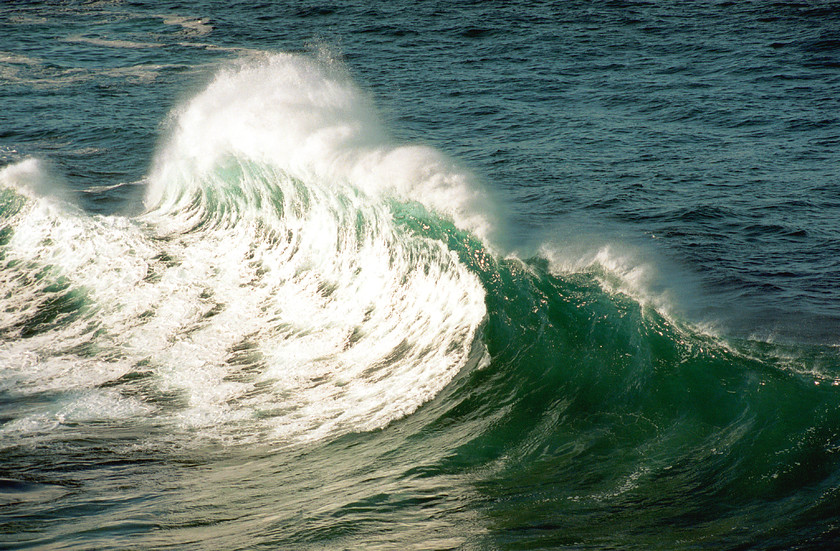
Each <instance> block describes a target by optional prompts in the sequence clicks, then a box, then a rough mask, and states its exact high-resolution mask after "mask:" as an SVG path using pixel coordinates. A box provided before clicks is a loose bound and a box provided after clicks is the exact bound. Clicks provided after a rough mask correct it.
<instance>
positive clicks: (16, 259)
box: [0, 55, 840, 549]
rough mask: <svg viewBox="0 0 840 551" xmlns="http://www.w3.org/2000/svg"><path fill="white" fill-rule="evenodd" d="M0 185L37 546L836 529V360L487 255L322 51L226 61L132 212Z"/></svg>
mask: <svg viewBox="0 0 840 551" xmlns="http://www.w3.org/2000/svg"><path fill="white" fill-rule="evenodd" d="M0 184H2V187H0V262H1V263H2V271H0V373H1V374H2V377H0V398H1V399H2V403H3V405H4V409H3V411H2V416H3V417H2V424H0V453H2V454H3V456H2V457H3V459H4V461H6V464H8V465H13V466H15V465H17V466H18V467H16V468H17V469H18V470H17V471H16V472H20V471H21V470H22V469H23V467H20V465H28V464H29V462H30V461H32V460H33V458H38V461H40V462H41V463H40V464H39V465H41V467H40V468H41V472H43V473H48V474H49V476H46V475H45V476H44V477H42V478H41V479H39V480H34V481H19V480H11V479H9V480H5V479H4V480H0V493H3V492H5V495H6V496H7V498H8V499H9V500H12V499H14V500H21V501H22V502H23V503H25V504H28V505H27V506H29V507H31V508H32V509H31V510H32V511H34V512H32V513H31V514H29V516H27V517H26V518H27V520H28V521H30V522H33V523H34V522H40V521H41V520H43V518H42V517H46V518H48V519H49V521H50V523H49V524H48V527H47V528H32V530H35V531H37V530H42V531H44V532H45V533H46V535H45V536H44V537H45V538H46V539H44V540H43V541H40V540H39V541H35V540H31V541H34V542H35V543H34V544H36V545H37V544H38V543H45V544H49V543H50V542H53V543H54V542H55V541H57V540H59V539H60V538H62V537H66V536H67V534H66V528H65V527H64V525H66V518H68V517H67V515H70V514H75V515H79V514H80V513H78V512H76V513H68V511H79V510H81V511H83V512H84V515H82V516H84V517H85V518H84V519H83V520H81V521H80V523H81V524H80V527H79V530H80V533H81V534H82V535H81V536H76V537H77V538H79V539H78V540H75V541H79V542H81V544H83V545H88V544H90V545H92V546H94V547H95V546H98V545H104V546H107V545H115V544H114V542H115V541H116V542H117V545H118V544H119V542H121V541H122V540H121V539H119V538H125V540H126V541H128V539H129V538H130V539H131V541H132V542H133V544H136V542H137V541H143V543H144V544H148V546H150V547H154V546H162V545H163V544H166V545H171V546H183V547H190V546H196V545H199V544H197V543H196V542H200V544H201V543H208V541H209V540H208V539H207V538H208V537H212V538H214V540H213V541H212V545H218V546H220V547H231V548H233V547H258V546H264V547H270V548H278V547H279V548H284V547H285V548H289V547H295V548H323V547H340V548H345V547H346V548H353V547H355V548H370V549H374V548H394V547H397V546H408V545H414V544H417V545H418V546H419V547H423V548H458V547H466V548H487V549H497V548H526V547H543V548H545V547H572V548H579V547H581V545H579V542H581V541H584V542H588V543H587V544H586V546H588V547H603V548H610V547H613V548H639V549H642V548H669V547H671V546H673V544H674V542H685V545H686V546H688V547H691V546H695V547H704V546H707V545H713V546H716V547H717V546H719V547H739V546H740V547H762V546H767V547H772V546H774V545H775V546H781V547H784V546H787V545H789V544H791V542H809V543H810V544H811V545H814V546H818V545H821V544H825V543H826V542H834V541H837V537H838V536H837V528H836V527H837V525H838V524H837V522H838V516H837V508H836V504H837V487H838V481H839V480H840V461H838V459H837V451H838V446H840V417H838V413H837V412H838V411H840V407H838V406H840V398H838V387H840V361H838V354H837V349H836V347H831V346H810V345H808V346H806V345H778V344H772V343H766V342H758V341H751V340H726V339H724V338H721V337H720V336H716V335H714V334H713V333H712V332H711V331H704V330H701V329H699V328H698V327H696V326H694V325H692V324H691V323H689V322H686V321H684V320H683V319H681V317H680V316H679V315H677V314H676V313H674V312H672V308H671V307H670V306H669V300H668V297H667V294H664V293H659V292H654V290H653V289H652V287H651V286H650V285H649V283H648V278H647V276H646V272H645V268H644V266H642V265H641V263H639V262H638V261H637V260H634V259H633V258H632V256H622V255H621V254H619V253H618V252H616V251H615V249H610V248H600V249H597V250H596V251H594V252H592V251H590V252H588V253H586V254H581V255H578V256H577V257H575V258H571V259H570V258H569V253H568V249H567V248H564V247H563V246H561V245H560V244H558V243H552V242H548V243H546V244H544V246H543V247H542V248H541V249H540V251H541V252H540V253H539V254H537V255H535V256H533V257H531V258H520V257H518V256H517V255H515V254H505V253H502V252H500V251H501V250H502V248H501V247H500V246H499V245H497V244H496V243H497V242H498V233H499V228H500V224H499V222H498V221H497V220H496V219H495V218H494V216H493V215H492V213H493V208H492V201H491V200H489V199H487V198H486V193H484V192H482V191H481V189H480V187H479V186H478V185H477V184H476V183H475V182H474V181H473V178H472V177H471V176H470V174H469V173H467V172H465V171H463V170H461V169H459V168H458V167H457V166H456V165H455V164H454V163H452V162H450V161H449V160H448V159H447V158H446V157H445V156H443V155H442V154H440V153H439V152H437V151H436V150H434V149H432V148H429V147H422V146H399V145H395V144H394V143H393V140H392V139H391V138H389V136H388V135H387V133H386V132H385V130H384V129H383V125H382V124H381V123H380V122H379V121H378V118H377V115H376V111H375V110H374V109H373V107H372V105H371V101H370V100H369V98H368V97H367V96H366V94H365V93H364V92H363V91H361V90H360V89H359V88H358V87H356V86H355V85H354V84H353V83H352V82H351V80H350V78H349V77H348V75H347V74H346V70H345V69H344V68H343V67H342V66H341V65H340V64H338V63H336V62H334V61H331V60H330V59H328V58H324V59H311V58H307V57H301V56H294V55H260V56H256V57H255V58H252V59H250V60H248V61H243V62H238V63H235V64H231V65H229V66H228V67H226V68H225V69H223V70H221V71H220V72H219V73H218V74H217V75H216V76H215V78H214V79H213V80H212V82H211V83H210V84H209V85H208V86H207V87H206V88H205V89H204V90H203V91H202V92H200V93H199V94H198V95H197V96H196V97H194V98H193V99H191V100H190V101H188V102H186V103H185V104H184V105H183V106H182V107H180V108H178V109H176V110H175V111H174V112H173V113H172V114H171V117H170V120H169V133H168V134H167V136H166V138H165V139H164V140H163V141H162V142H161V145H160V147H159V148H158V152H157V155H156V156H155V158H154V162H153V163H152V169H151V170H150V172H149V175H148V177H147V179H146V181H145V186H146V187H145V189H146V196H145V199H144V201H145V203H144V204H145V210H144V212H143V213H142V214H140V215H138V216H135V217H123V216H102V215H91V214H89V213H87V212H85V211H83V210H81V209H78V208H76V207H74V206H72V204H71V203H70V202H69V201H68V200H66V197H65V196H64V193H63V192H62V191H61V190H62V189H64V186H63V183H62V180H61V178H60V177H59V176H57V175H56V174H54V172H53V171H52V170H51V169H50V167H49V166H47V165H46V164H45V163H43V162H41V161H38V160H35V159H29V160H25V161H22V162H18V163H16V164H13V165H10V166H7V167H6V168H4V169H3V170H2V171H0ZM573 256H574V255H573ZM45 450H59V451H50V453H46V454H45V457H46V458H42V457H41V454H42V452H44V451H45ZM196 465H198V466H200V467H201V468H202V469H206V472H207V473H208V476H207V480H204V478H203V477H197V476H195V472H196V471H195V470H194V468H195V467H196ZM66 472H73V473H81V474H74V475H67V474H64V473H66ZM202 472H205V471H202ZM115 473H118V474H115ZM70 476H72V477H75V478H72V480H71V482H72V484H76V485H77V486H79V487H83V488H84V490H83V491H78V492H66V493H65V485H66V486H72V484H70V482H67V480H68V478H67V477H70ZM62 477H63V478H62ZM110 477H115V478H116V479H117V480H121V481H124V480H126V479H128V480H130V481H131V483H132V484H134V486H132V492H133V491H135V489H136V494H137V495H138V496H141V497H138V498H136V499H135V498H133V497H126V495H125V494H124V493H121V492H123V489H119V488H118V489H114V488H113V484H112V482H108V481H110V480H111V478H110ZM103 480H104V481H105V482H103ZM24 482H25V483H24ZM65 483H66V484H65ZM161 487H164V488H166V490H165V491H161V490H160V488H161ZM4 488H6V490H4ZM132 495H134V494H132ZM56 496H58V497H56ZM49 500H57V501H56V502H55V504H50V505H38V508H36V507H35V506H34V505H33V503H36V502H37V503H41V501H49ZM102 502H107V503H109V504H113V505H107V506H101V507H100V506H99V505H96V504H97V503H102ZM50 503H52V502H50ZM98 507H100V508H98ZM27 514H28V513H27ZM24 516H26V515H24ZM55 519H59V520H55ZM779 519H787V520H779ZM205 525H209V526H212V527H213V528H214V530H212V531H211V533H212V535H211V536H207V535H206V534H204V533H202V534H197V532H196V531H195V527H196V526H202V527H203V526H205ZM39 526H40V525H39ZM102 526H108V528H104V529H103V528H102ZM161 533H163V534H164V535H160V534H161ZM219 534H221V536H219ZM243 534H245V536H243ZM114 538H116V539H114ZM137 538H140V540H138V539H137ZM143 538H146V539H143ZM243 538H244V539H243ZM19 541H24V540H22V539H21V540H19ZM417 542H421V543H419V544H418V543H417ZM709 542H712V543H711V544H710V543H709ZM586 546H584V547H586Z"/></svg>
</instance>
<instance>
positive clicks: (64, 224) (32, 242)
mask: <svg viewBox="0 0 840 551" xmlns="http://www.w3.org/2000/svg"><path fill="white" fill-rule="evenodd" d="M25 163H30V164H29V165H23V166H21V164H19V165H15V166H12V167H7V168H6V169H5V170H4V171H2V173H0V180H1V181H2V182H1V183H2V185H3V186H4V187H6V188H12V190H14V191H9V190H8V189H7V190H4V191H3V192H4V193H5V194H6V195H4V205H5V206H4V209H3V217H2V219H0V222H1V223H2V224H3V227H4V228H5V229H6V230H5V231H6V232H7V234H8V235H7V243H6V244H5V246H4V247H3V254H4V257H3V262H4V268H3V280H2V287H3V291H4V293H3V294H4V295H5V298H3V299H2V302H3V304H0V306H2V307H3V311H4V312H7V315H5V317H4V319H3V320H2V324H3V325H2V327H0V331H2V333H0V334H2V337H3V340H2V342H0V346H2V348H3V350H2V352H3V354H2V358H3V359H2V360H0V361H2V363H3V365H2V366H1V367H2V372H3V380H2V384H3V387H4V388H5V389H6V390H7V391H9V392H14V393H17V394H19V395H20V396H27V395H34V394H36V393H41V392H53V393H59V394H62V398H61V399H57V400H54V401H53V402H51V404H50V405H49V406H44V407H40V408H36V409H35V410H34V411H27V412H26V413H25V414H24V413H22V414H21V415H20V417H19V418H18V419H16V420H15V421H14V422H12V423H7V424H6V425H5V426H4V428H3V431H4V432H6V433H7V434H8V433H17V434H30V433H35V432H38V431H39V430H50V429H51V428H52V427H53V425H54V424H55V423H56V422H59V423H60V422H64V421H67V420H76V421H83V420H85V419H89V418H95V417H96V416H97V415H99V416H101V417H103V418H112V417H120V416H130V417H138V416H139V417H148V418H150V419H151V418H155V419H158V420H160V419H163V420H164V421H165V422H171V423H173V424H174V425H175V426H180V427H191V428H200V429H201V430H200V432H201V433H202V434H210V435H215V436H219V437H222V438H233V437H234V435H236V437H244V438H245V439H249V438H260V437H264V438H270V439H273V440H274V441H279V442H288V441H292V440H300V439H304V440H306V439H318V438H322V437H325V436H328V435H334V434H339V433H342V432H347V431H356V430H370V429H374V428H378V427H382V426H384V425H386V424H387V423H389V422H391V421H393V420H394V419H397V418H399V417H402V416H404V415H407V414H409V413H411V412H413V411H414V410H415V409H416V408H417V407H419V406H420V405H421V404H422V403H424V402H426V401H428V400H429V399H431V398H432V397H433V396H435V395H436V394H437V393H438V392H439V391H440V390H441V389H442V388H443V387H444V386H445V385H446V384H447V383H448V382H449V381H450V380H451V379H452V378H453V377H454V376H455V374H456V373H458V371H459V370H461V369H462V368H463V367H464V366H466V365H468V364H469V363H471V362H472V363H474V364H477V363H478V362H479V361H480V360H481V358H482V356H483V355H484V354H486V352H485V351H484V348H483V345H481V344H478V343H477V339H476V334H477V331H478V328H479V326H480V324H481V323H482V320H483V319H484V316H485V313H486V312H485V306H484V290H483V288H482V286H481V284H480V281H479V280H478V278H477V277H476V276H475V275H474V274H472V273H471V272H470V271H469V270H468V269H467V268H466V267H465V266H464V265H462V264H461V263H460V262H459V261H458V258H457V256H456V255H455V254H454V253H453V252H452V251H450V250H449V249H448V248H447V246H446V245H445V244H444V243H442V242H441V241H437V240H433V239H429V238H426V237H423V236H422V235H418V234H415V233H412V232H407V231H404V230H402V229H400V228H399V227H398V226H397V225H396V224H395V222H394V220H393V217H392V213H391V206H392V205H393V204H394V203H393V202H394V201H398V202H403V203H404V202H410V201H420V202H422V203H423V204H425V205H426V206H427V207H430V208H431V209H433V210H435V211H437V212H439V213H441V214H442V215H443V216H446V217H450V218H451V219H453V220H454V221H455V222H456V223H458V224H459V225H461V226H462V227H464V228H466V229H469V230H471V231H473V232H474V233H476V234H477V235H482V234H484V233H485V232H486V231H487V229H488V228H489V227H490V224H488V223H487V221H486V218H485V216H484V215H483V214H482V211H481V210H480V209H479V208H476V207H475V206H473V204H474V203H477V202H479V201H478V199H480V194H479V193H478V192H477V191H476V190H475V187H473V185H472V184H471V183H470V181H469V176H468V175H467V174H465V173H462V172H459V171H458V170H456V169H454V168H453V167H452V165H451V164H450V163H449V162H448V161H447V160H446V159H445V158H444V157H443V156H442V155H440V154H439V153H437V152H436V151H434V150H432V149H429V148H424V147H394V146H392V145H389V143H388V140H387V138H386V136H385V133H384V132H383V130H382V128H381V126H380V125H379V123H378V122H377V120H376V116H375V113H374V111H373V109H372V107H371V106H370V103H369V101H368V100H367V99H366V98H365V96H364V94H363V93H361V92H360V91H359V90H358V89H357V88H356V87H355V86H354V85H353V84H352V83H351V82H350V81H349V80H348V79H347V77H346V76H345V75H344V74H343V71H342V69H341V68H340V67H337V66H336V65H335V64H330V63H328V62H319V61H313V60H311V59H308V58H303V57H297V56H291V55H274V56H266V57H265V58H263V59H261V60H259V61H256V62H250V63H243V64H240V65H238V66H236V67H233V68H229V69H226V70H223V71H221V72H220V74H219V75H218V76H217V77H216V78H215V80H214V81H213V82H212V83H211V84H210V85H209V86H208V88H207V89H206V90H205V91H204V92H202V93H200V94H199V95H198V96H197V97H196V98H194V99H192V100H191V101H189V102H188V103H187V104H186V105H185V106H183V107H182V108H180V109H178V110H176V112H175V113H174V114H173V129H172V133H171V136H170V137H169V138H168V139H167V140H166V141H165V142H164V144H163V146H162V147H161V148H160V151H159V153H158V155H157V158H156V160H155V162H154V165H153V169H152V171H151V174H150V176H149V182H150V183H149V186H148V193H147V197H146V205H147V211H146V213H145V214H143V215H141V216H139V217H137V218H135V219H126V218H122V217H102V216H90V215H87V214H85V213H83V212H80V211H77V210H75V209H73V208H72V207H69V206H67V205H66V204H62V203H57V202H56V201H54V200H53V199H51V198H49V197H47V196H45V195H44V194H43V193H41V192H40V191H39V189H41V188H42V187H43V186H42V185H41V184H38V185H33V184H32V182H33V181H34V182H36V183H37V182H39V181H41V180H44V179H48V175H46V174H45V173H43V174H42V173H39V169H38V167H37V166H35V165H33V164H32V163H33V161H26V162H25ZM24 176H25V177H24ZM24 196H26V198H25V199H24ZM9 312H11V314H8V313H9ZM68 389H69V390H68ZM173 397H174V398H173ZM167 419H168V420H169V421H166V420H167ZM234 426H235V427H236V430H234V429H233V428H232V427H234Z"/></svg>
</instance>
